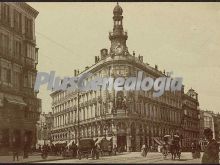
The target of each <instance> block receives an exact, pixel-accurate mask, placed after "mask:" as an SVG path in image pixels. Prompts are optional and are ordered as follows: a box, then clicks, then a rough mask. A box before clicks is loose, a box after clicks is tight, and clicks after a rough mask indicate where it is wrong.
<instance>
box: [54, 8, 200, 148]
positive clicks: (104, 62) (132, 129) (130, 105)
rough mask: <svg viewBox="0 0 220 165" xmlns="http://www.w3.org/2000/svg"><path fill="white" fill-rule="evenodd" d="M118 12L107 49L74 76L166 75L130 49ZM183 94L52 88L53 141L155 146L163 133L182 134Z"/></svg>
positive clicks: (121, 18) (120, 10) (114, 14)
mask: <svg viewBox="0 0 220 165" xmlns="http://www.w3.org/2000/svg"><path fill="white" fill-rule="evenodd" d="M122 13H123V10H122V8H121V7H120V6H119V5H118V4H117V5H116V6H115V8H114V10H113V22H114V26H113V32H110V33H109V39H110V41H111V47H110V50H108V49H101V51H100V52H101V55H100V56H96V57H95V64H94V65H92V66H90V67H86V68H85V70H84V71H82V72H81V73H79V71H77V70H75V73H74V75H75V76H78V75H81V74H83V73H85V72H91V73H93V75H94V76H98V77H113V78H117V77H121V76H123V77H125V78H128V77H132V76H133V77H137V73H138V71H143V72H144V73H143V78H144V77H152V78H157V77H161V76H166V77H167V75H165V73H164V72H161V71H159V70H158V68H157V66H155V67H151V66H149V64H147V63H144V62H143V56H140V55H139V56H136V55H135V53H134V52H133V53H132V54H130V53H129V51H128V47H127V45H126V41H127V39H128V34H127V32H125V31H124V29H123V16H122ZM93 78H94V77H90V78H89V79H87V80H88V81H90V80H92V79H93ZM87 80H86V81H87ZM183 95H185V94H184V87H182V90H181V91H178V92H175V93H174V92H165V93H164V94H163V95H162V96H160V97H158V98H155V97H153V91H147V92H145V91H142V90H140V91H115V90H98V91H88V92H79V93H77V92H69V91H55V92H53V93H52V94H51V97H52V100H53V101H52V113H53V129H52V133H51V135H52V139H53V141H54V142H55V143H58V142H60V143H62V142H71V140H74V141H78V138H85V137H93V138H103V137H107V139H111V140H112V144H113V145H117V147H119V148H121V149H122V150H125V151H140V148H141V145H142V144H144V143H145V142H146V143H147V144H148V145H149V146H156V145H159V144H161V143H162V138H163V136H164V135H166V134H170V135H172V134H175V133H178V134H180V135H182V134H183V132H182V131H184V129H182V123H183V117H184V115H183V110H182V104H183V99H182V98H183ZM197 113H198V114H199V111H198V112H197ZM196 121H198V118H197V119H196Z"/></svg>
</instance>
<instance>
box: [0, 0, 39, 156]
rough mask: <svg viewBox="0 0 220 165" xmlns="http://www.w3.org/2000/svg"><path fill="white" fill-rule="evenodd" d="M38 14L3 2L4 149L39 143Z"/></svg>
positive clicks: (0, 140) (0, 128) (0, 120)
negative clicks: (36, 89)
mask: <svg viewBox="0 0 220 165" xmlns="http://www.w3.org/2000/svg"><path fill="white" fill-rule="evenodd" d="M37 15H38V12H37V11H36V10H34V9H33V8H32V7H30V6H29V5H27V4H26V3H24V2H11V3H6V2H4V3H3V2H2V3H0V148H1V149H2V150H3V151H4V153H6V152H7V151H8V150H10V147H11V146H12V142H16V143H19V144H20V145H21V146H22V144H23V143H29V145H30V146H31V145H33V144H35V143H36V123H37V120H38V119H39V114H40V107H41V102H40V100H39V99H38V98H37V93H35V92H34V89H33V87H34V83H35V76H36V74H37V70H36V65H37V63H38V62H37V60H38V49H37V48H36V39H35V24H34V21H35V18H36V17H37Z"/></svg>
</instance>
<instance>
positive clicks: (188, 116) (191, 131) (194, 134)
mask: <svg viewBox="0 0 220 165" xmlns="http://www.w3.org/2000/svg"><path fill="white" fill-rule="evenodd" d="M182 109H183V113H184V114H183V118H182V119H183V121H182V129H183V130H182V132H183V140H182V145H183V146H184V147H185V149H187V150H189V149H190V147H191V143H192V140H194V139H196V140H198V139H199V133H200V132H199V127H200V120H199V119H200V111H199V102H198V94H197V93H196V92H195V91H194V90H193V89H190V90H189V91H188V92H187V93H186V94H184V95H183V106H182Z"/></svg>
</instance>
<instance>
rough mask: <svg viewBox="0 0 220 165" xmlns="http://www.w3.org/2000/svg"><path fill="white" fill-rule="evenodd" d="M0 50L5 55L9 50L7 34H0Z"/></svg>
mask: <svg viewBox="0 0 220 165" xmlns="http://www.w3.org/2000/svg"><path fill="white" fill-rule="evenodd" d="M0 43H1V44H0V52H1V53H3V54H4V55H7V54H8V52H9V36H8V35H5V34H0Z"/></svg>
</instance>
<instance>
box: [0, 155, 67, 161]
mask: <svg viewBox="0 0 220 165" xmlns="http://www.w3.org/2000/svg"><path fill="white" fill-rule="evenodd" d="M59 159H63V157H62V156H48V157H47V161H49V160H53V161H54V160H59ZM39 161H43V159H42V158H41V155H40V154H34V155H30V156H28V158H26V159H23V157H22V156H21V155H20V156H19V160H18V161H17V160H16V161H13V156H12V155H10V156H0V163H29V162H39Z"/></svg>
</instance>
